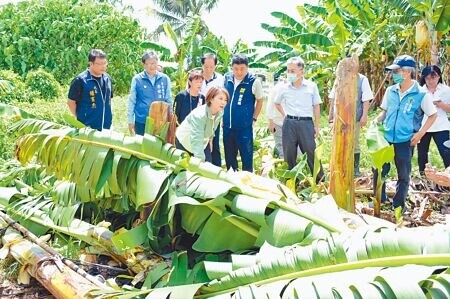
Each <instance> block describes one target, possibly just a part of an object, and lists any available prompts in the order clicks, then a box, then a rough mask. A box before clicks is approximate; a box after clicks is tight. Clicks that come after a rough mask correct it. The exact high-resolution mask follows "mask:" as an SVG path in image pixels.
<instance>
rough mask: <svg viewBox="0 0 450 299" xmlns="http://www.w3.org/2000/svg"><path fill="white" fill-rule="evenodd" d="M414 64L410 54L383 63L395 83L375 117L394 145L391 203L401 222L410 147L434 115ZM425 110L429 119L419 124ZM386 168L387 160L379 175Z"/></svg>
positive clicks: (375, 179) (434, 112)
mask: <svg viewBox="0 0 450 299" xmlns="http://www.w3.org/2000/svg"><path fill="white" fill-rule="evenodd" d="M415 67H416V62H415V60H414V58H412V57H411V56H409V55H401V56H398V57H397V58H395V60H394V63H393V64H392V65H390V66H388V67H386V70H389V71H392V79H393V81H394V83H395V84H394V85H392V86H389V87H388V88H387V89H386V92H385V94H384V97H383V101H382V103H381V106H380V107H381V109H383V111H382V112H381V113H380V114H379V115H378V116H377V118H376V119H375V121H376V122H381V121H382V122H383V125H384V129H385V133H384V138H385V139H386V140H387V141H388V142H389V143H390V144H393V145H394V152H395V156H394V162H395V167H396V168H397V174H398V180H397V188H396V193H395V195H394V198H393V205H394V212H395V219H396V221H397V223H401V222H402V220H403V212H404V208H405V200H406V196H407V195H408V187H409V180H410V174H411V158H412V152H413V147H414V146H415V145H416V144H417V143H419V142H420V139H421V138H422V137H423V135H425V133H426V132H427V130H428V129H429V128H430V127H431V125H432V124H433V122H434V121H435V120H436V117H437V113H436V112H437V111H436V107H435V106H434V105H433V99H432V98H431V96H430V95H427V94H426V93H425V92H424V91H423V90H421V89H420V87H419V84H418V83H417V82H416V81H415V80H413V78H415ZM424 113H425V114H426V115H427V116H428V119H427V120H426V122H425V123H424V125H423V126H422V127H421V122H422V118H423V114H424ZM389 170H390V164H389V163H386V164H384V165H383V169H382V172H381V175H382V176H383V177H384V176H386V175H387V173H388V172H389ZM377 175H378V173H377V172H376V171H375V172H374V182H376V181H377ZM385 194H386V193H385V185H384V184H383V190H382V199H383V198H384V199H385V198H386V195H385Z"/></svg>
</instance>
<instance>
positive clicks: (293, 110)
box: [274, 79, 322, 117]
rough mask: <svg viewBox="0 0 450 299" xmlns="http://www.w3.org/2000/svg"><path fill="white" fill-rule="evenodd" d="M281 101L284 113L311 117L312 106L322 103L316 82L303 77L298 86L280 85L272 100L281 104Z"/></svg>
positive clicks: (312, 114) (312, 113) (312, 112)
mask: <svg viewBox="0 0 450 299" xmlns="http://www.w3.org/2000/svg"><path fill="white" fill-rule="evenodd" d="M282 101H284V107H283V109H284V112H285V114H287V115H291V116H297V117H313V116H314V106H315V105H319V104H321V103H322V100H321V99H320V95H319V89H318V88H317V84H316V83H314V82H312V81H311V80H308V79H303V81H302V85H300V86H299V87H295V86H293V85H292V84H286V85H284V86H282V87H281V88H280V91H279V93H278V95H277V96H276V98H275V101H274V102H275V104H281V102H282Z"/></svg>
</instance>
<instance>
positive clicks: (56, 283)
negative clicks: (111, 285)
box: [0, 222, 108, 299]
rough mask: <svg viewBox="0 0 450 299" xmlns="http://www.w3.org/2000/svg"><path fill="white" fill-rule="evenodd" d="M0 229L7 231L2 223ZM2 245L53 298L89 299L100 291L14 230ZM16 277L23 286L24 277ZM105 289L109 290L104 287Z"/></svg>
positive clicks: (55, 257) (97, 287) (97, 285)
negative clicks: (93, 292) (93, 291)
mask: <svg viewBox="0 0 450 299" xmlns="http://www.w3.org/2000/svg"><path fill="white" fill-rule="evenodd" d="M0 226H3V227H7V226H6V224H5V223H4V222H2V224H1V225H0ZM1 241H2V243H3V246H9V254H10V255H11V256H12V257H14V259H16V260H17V261H18V262H19V263H20V264H21V265H22V267H24V269H25V270H26V271H27V272H28V274H29V275H30V276H32V277H34V278H36V280H37V281H39V283H40V284H42V285H43V286H44V287H45V288H46V289H47V290H48V291H49V292H50V293H52V294H53V295H54V296H55V297H56V298H62V299H64V298H90V296H89V294H88V293H89V292H90V291H92V290H94V289H97V290H98V289H99V288H100V289H101V288H102V286H101V284H100V283H98V284H94V283H92V282H91V281H89V280H88V279H86V278H85V277H83V276H81V275H80V274H78V273H77V272H75V271H74V270H72V269H70V268H69V267H68V266H66V265H65V264H64V263H63V262H62V261H61V259H60V258H59V257H58V256H54V255H52V254H50V253H48V252H47V251H45V250H44V249H43V248H41V247H40V246H38V245H36V244H34V243H32V242H30V241H29V240H27V239H24V238H23V237H22V235H21V234H20V233H18V232H17V231H16V230H14V229H11V228H8V229H7V230H6V233H5V235H4V236H3V237H2V239H1ZM19 277H21V279H22V280H24V281H23V282H26V279H25V278H24V277H23V274H22V275H21V276H19ZM104 288H105V290H106V289H108V288H107V287H106V286H104Z"/></svg>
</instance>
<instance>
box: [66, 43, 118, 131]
mask: <svg viewBox="0 0 450 299" xmlns="http://www.w3.org/2000/svg"><path fill="white" fill-rule="evenodd" d="M88 61H89V68H88V69H87V70H85V71H84V72H82V73H81V74H79V75H78V76H76V77H75V78H74V79H73V80H72V83H71V84H70V88H69V95H68V98H69V99H68V100H67V105H68V106H69V110H70V112H71V113H72V114H73V115H74V116H75V117H76V118H77V119H78V120H79V121H80V122H82V123H83V124H85V125H86V126H88V127H91V128H93V129H96V130H99V131H101V130H102V129H109V128H110V127H111V123H112V112H111V98H112V97H113V91H112V82H111V77H110V76H109V75H108V74H107V73H106V67H107V66H108V61H107V60H106V54H105V53H104V52H103V51H102V50H99V49H93V50H91V52H90V53H89V56H88Z"/></svg>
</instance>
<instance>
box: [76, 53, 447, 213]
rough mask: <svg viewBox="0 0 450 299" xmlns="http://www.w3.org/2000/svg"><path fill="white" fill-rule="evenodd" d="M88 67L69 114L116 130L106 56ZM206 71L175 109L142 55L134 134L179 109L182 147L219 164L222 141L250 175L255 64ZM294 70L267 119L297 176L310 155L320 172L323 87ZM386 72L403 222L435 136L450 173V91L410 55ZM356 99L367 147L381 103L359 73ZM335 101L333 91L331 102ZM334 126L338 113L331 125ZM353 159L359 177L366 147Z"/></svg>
mask: <svg viewBox="0 0 450 299" xmlns="http://www.w3.org/2000/svg"><path fill="white" fill-rule="evenodd" d="M88 62H89V67H88V69H87V70H85V71H84V72H82V73H81V74H79V75H78V76H77V77H76V78H75V79H74V80H73V81H72V83H71V86H70V90H69V96H68V97H69V100H68V106H69V109H70V111H71V112H72V113H73V114H74V115H75V116H76V117H77V119H78V120H79V121H81V122H82V123H84V124H85V125H86V126H89V127H92V128H94V129H97V130H102V129H109V128H110V127H111V123H112V114H111V98H112V96H113V89H112V84H111V78H110V77H109V75H108V74H107V73H106V67H107V64H108V63H107V60H106V54H105V53H104V52H103V51H101V50H98V49H94V50H92V51H91V52H90V53H89V56H88ZM201 63H202V70H201V71H200V70H198V71H191V72H190V73H189V75H188V82H187V88H186V90H183V91H181V92H180V93H178V94H177V95H176V96H175V99H174V101H173V103H172V94H171V82H170V79H169V77H168V76H167V75H165V74H164V73H162V72H161V71H158V66H159V58H158V56H157V54H156V53H155V52H152V51H149V52H145V53H144V55H142V65H143V68H144V70H143V71H142V72H141V73H139V74H137V75H135V76H134V77H133V79H132V81H131V88H130V96H129V102H128V128H129V131H130V133H131V134H138V135H143V134H144V132H145V121H146V118H147V116H148V115H149V110H150V107H151V103H153V102H155V101H163V102H166V103H168V104H169V105H171V109H172V111H174V113H175V115H176V116H177V118H178V125H179V126H178V128H177V131H176V146H177V147H178V148H180V149H183V150H186V151H188V152H189V153H190V154H192V155H193V156H195V157H198V158H200V159H201V160H203V161H208V162H211V163H213V164H215V165H217V166H221V165H222V161H221V155H220V146H219V145H220V140H221V138H220V136H221V135H222V140H223V149H224V154H225V163H226V167H227V169H233V170H239V169H240V168H239V166H238V160H237V156H238V153H239V154H240V157H241V161H242V168H241V169H242V170H245V171H249V172H252V171H253V125H254V123H255V122H256V121H257V119H258V116H259V114H260V112H261V108H262V106H263V88H262V84H261V82H260V80H259V79H258V78H257V76H256V75H254V74H251V73H250V72H249V67H248V64H249V62H248V58H247V57H246V56H245V55H243V54H235V55H233V57H232V61H231V71H230V72H228V73H226V74H225V75H223V76H222V75H221V74H219V73H217V72H216V71H215V69H216V65H217V57H216V56H215V55H214V54H205V55H203V56H202V57H201ZM286 68H287V77H286V79H287V80H286V81H284V83H281V84H279V85H278V86H277V87H276V92H273V93H272V95H271V96H270V100H271V101H272V102H271V103H269V106H268V113H267V114H268V118H269V130H270V131H271V132H273V133H274V134H275V133H277V136H276V137H277V138H276V140H275V141H276V145H277V146H279V151H280V155H281V156H282V157H284V160H285V161H286V162H287V164H288V168H289V169H292V168H293V167H294V166H295V165H296V163H297V157H298V153H299V151H301V152H303V153H306V155H307V162H308V166H309V168H310V169H311V172H312V171H313V169H314V151H315V148H316V142H315V139H316V138H317V137H318V134H319V123H320V122H319V120H320V104H321V103H322V100H321V98H320V95H319V90H318V87H317V84H316V83H314V82H313V81H311V80H309V79H306V78H304V68H305V62H304V61H303V60H302V59H301V58H299V57H292V58H289V59H288V60H287V62H286ZM386 70H388V71H390V72H392V79H393V81H394V85H392V86H390V87H388V89H387V90H386V92H385V94H384V98H383V101H382V103H381V106H380V107H381V109H382V112H381V113H380V114H379V115H378V116H377V117H376V118H375V121H376V122H383V125H384V127H385V139H386V140H387V141H388V142H389V143H390V144H393V145H394V151H395V158H394V162H395V166H396V168H397V173H398V181H397V191H396V194H395V196H394V198H393V206H394V209H395V210H396V215H397V214H398V215H400V216H399V217H401V214H402V212H401V211H403V209H404V205H405V199H406V196H407V193H408V186H409V180H410V175H411V159H412V153H413V149H414V147H415V146H416V145H417V146H418V162H419V170H420V171H421V172H423V171H424V169H425V164H426V163H427V162H428V150H429V145H430V141H431V138H433V139H434V141H435V143H436V145H437V147H438V150H439V153H440V155H441V157H442V159H443V161H444V164H445V167H448V166H450V150H449V148H447V147H446V146H445V145H444V142H445V141H447V140H448V139H449V132H450V123H449V121H448V118H447V113H448V112H450V88H449V87H448V86H446V85H444V84H443V83H442V74H441V71H440V69H439V67H437V66H435V65H432V66H427V67H425V68H424V69H423V70H422V76H421V79H420V80H419V82H417V81H416V80H414V78H416V75H415V71H416V62H415V60H414V59H413V58H412V57H411V56H409V55H401V56H399V57H397V58H396V59H395V60H394V62H393V64H392V65H390V66H388V67H386ZM419 83H420V84H419ZM421 85H422V86H421ZM357 93H358V95H357V111H356V120H357V126H356V132H355V133H356V139H355V140H356V144H357V145H359V141H358V139H359V128H360V127H362V126H364V125H366V123H367V122H368V109H369V103H370V100H371V99H373V93H372V90H371V88H370V84H369V82H368V80H367V77H365V76H364V75H362V74H358V88H357ZM334 97H335V96H334V89H333V90H332V92H331V93H330V98H331V99H334ZM172 106H173V107H172ZM275 118H276V119H275ZM333 118H334V114H333V112H331V113H330V115H329V120H330V121H332V120H333ZM220 124H222V125H220ZM221 128H222V130H223V131H222V134H221ZM280 131H281V132H280ZM280 133H281V134H280ZM354 154H355V171H357V173H358V172H359V158H360V151H359V146H356V147H355V153H354ZM389 167H390V165H389V164H386V165H385V166H384V167H383V170H382V175H386V174H387V173H388V171H389ZM357 173H356V174H357ZM375 176H377V173H376V172H375ZM323 177H324V174H323V170H322V167H320V171H319V174H318V175H317V178H316V180H317V181H319V180H322V179H323ZM384 198H385V196H384Z"/></svg>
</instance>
